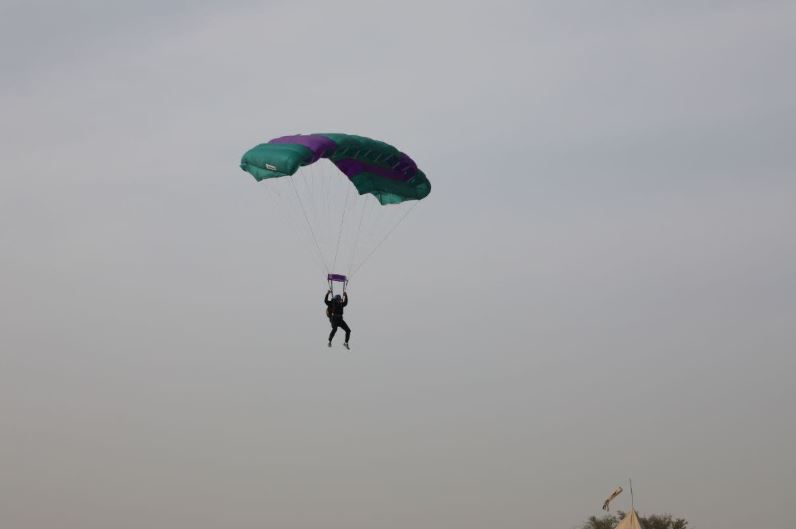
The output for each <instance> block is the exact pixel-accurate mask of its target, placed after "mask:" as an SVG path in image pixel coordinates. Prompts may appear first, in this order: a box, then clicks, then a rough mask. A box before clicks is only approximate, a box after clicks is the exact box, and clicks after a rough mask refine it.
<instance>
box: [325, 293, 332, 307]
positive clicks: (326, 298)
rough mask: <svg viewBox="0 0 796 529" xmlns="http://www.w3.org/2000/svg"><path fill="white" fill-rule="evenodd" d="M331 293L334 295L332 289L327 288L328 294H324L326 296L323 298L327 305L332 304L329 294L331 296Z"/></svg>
mask: <svg viewBox="0 0 796 529" xmlns="http://www.w3.org/2000/svg"><path fill="white" fill-rule="evenodd" d="M331 295H332V291H331V290H327V291H326V296H324V298H323V302H324V303H326V305H327V306H328V305H331V304H332V302H331V301H329V296H331Z"/></svg>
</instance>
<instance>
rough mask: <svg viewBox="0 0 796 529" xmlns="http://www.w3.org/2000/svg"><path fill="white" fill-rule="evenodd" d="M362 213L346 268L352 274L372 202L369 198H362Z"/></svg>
mask: <svg viewBox="0 0 796 529" xmlns="http://www.w3.org/2000/svg"><path fill="white" fill-rule="evenodd" d="M361 202H362V207H361V208H360V209H362V213H361V214H360V215H359V225H358V226H357V234H356V237H354V244H352V245H351V256H350V257H349V259H348V266H346V271H347V272H351V267H352V266H354V258H355V257H356V256H357V245H358V244H359V234H360V233H361V232H362V221H364V220H365V211H367V209H368V205H369V204H370V202H371V201H370V200H369V199H368V197H367V196H364V197H362V200H361Z"/></svg>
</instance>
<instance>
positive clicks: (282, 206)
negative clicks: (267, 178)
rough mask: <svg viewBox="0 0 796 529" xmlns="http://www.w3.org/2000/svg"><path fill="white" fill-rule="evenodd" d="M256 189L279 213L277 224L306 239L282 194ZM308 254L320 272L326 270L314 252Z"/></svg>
mask: <svg viewBox="0 0 796 529" xmlns="http://www.w3.org/2000/svg"><path fill="white" fill-rule="evenodd" d="M258 187H260V188H262V189H264V190H265V194H266V195H268V196H269V197H270V199H269V200H270V201H271V203H272V204H274V205H275V206H276V209H278V210H279V211H280V212H281V214H279V215H277V218H278V219H279V221H278V222H279V223H280V224H282V226H283V227H285V228H286V229H287V230H289V231H291V232H292V233H293V234H294V235H296V236H298V237H306V236H307V234H306V233H304V230H303V229H301V228H300V227H299V226H298V225H297V224H296V222H295V221H294V220H292V219H294V218H295V215H292V214H291V212H290V211H289V208H288V206H287V200H286V197H283V196H282V194H281V193H280V192H279V191H277V189H276V187H273V186H267V185H266V186H258ZM309 254H310V255H312V256H313V259H312V261H313V262H314V263H315V264H316V265H317V266H318V267H319V268H320V269H321V271H323V270H325V269H326V266H325V265H324V264H323V261H321V260H319V258H318V256H317V255H314V254H315V252H314V251H310V252H309Z"/></svg>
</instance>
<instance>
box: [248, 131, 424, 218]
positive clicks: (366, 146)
mask: <svg viewBox="0 0 796 529" xmlns="http://www.w3.org/2000/svg"><path fill="white" fill-rule="evenodd" d="M320 158H328V159H329V160H330V161H331V162H332V163H334V165H336V166H337V168H338V169H339V170H340V171H342V172H343V173H344V174H345V175H346V176H347V177H348V178H349V180H350V181H351V183H352V184H354V187H356V189H357V191H358V192H359V194H360V195H364V194H366V193H370V194H371V195H373V196H374V197H376V199H377V200H378V201H379V203H381V204H382V205H386V204H399V203H401V202H404V201H407V200H421V199H423V198H425V197H426V196H428V194H429V193H430V192H431V183H430V182H429V181H428V179H427V178H426V175H425V174H424V173H423V171H421V170H420V169H418V167H417V164H415V162H414V161H413V160H412V159H411V158H410V157H409V156H408V155H406V154H404V153H402V152H401V151H399V150H398V149H396V148H395V147H393V146H392V145H389V144H387V143H384V142H381V141H378V140H373V139H370V138H366V137H364V136H355V135H352V134H336V133H322V134H298V135H294V136H283V137H280V138H275V139H273V140H271V141H269V142H268V143H263V144H260V145H258V146H256V147H254V148H252V149H250V150H249V151H247V152H246V154H244V155H243V159H242V160H241V163H240V167H241V169H243V170H244V171H247V172H248V173H251V175H252V176H254V178H255V179H257V181H261V180H265V179H267V178H278V177H281V176H289V175H292V174H294V173H295V172H296V171H298V169H299V168H300V167H302V166H306V165H310V164H313V163H315V162H317V161H318V160H319V159H320Z"/></svg>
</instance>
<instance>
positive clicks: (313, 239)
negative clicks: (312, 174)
mask: <svg viewBox="0 0 796 529" xmlns="http://www.w3.org/2000/svg"><path fill="white" fill-rule="evenodd" d="M289 178H290V185H291V187H293V192H294V193H295V194H296V198H297V199H298V202H299V204H300V205H301V212H302V213H303V214H304V220H305V221H307V227H308V228H309V229H310V234H311V235H312V242H314V243H315V248H317V249H318V255H319V256H320V258H321V262H322V263H323V267H324V268H325V269H326V273H327V274H328V273H329V267H328V266H327V265H326V261H325V260H324V258H323V252H322V251H321V246H320V244H318V239H317V238H316V237H315V230H313V229H312V224H310V219H309V218H308V217H307V211H306V210H305V209H304V202H302V201H301V196H299V193H298V191H297V190H296V185H295V184H294V183H293V175H290V176H289Z"/></svg>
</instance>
